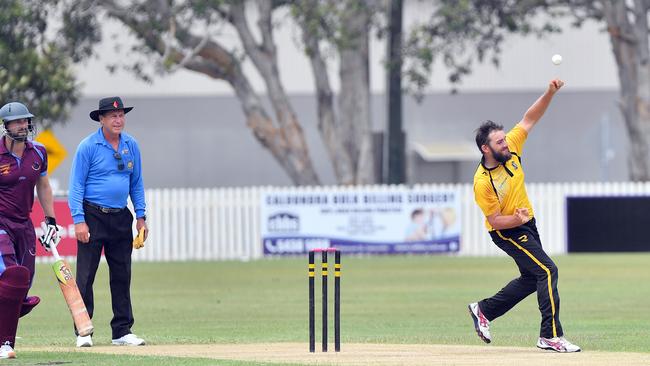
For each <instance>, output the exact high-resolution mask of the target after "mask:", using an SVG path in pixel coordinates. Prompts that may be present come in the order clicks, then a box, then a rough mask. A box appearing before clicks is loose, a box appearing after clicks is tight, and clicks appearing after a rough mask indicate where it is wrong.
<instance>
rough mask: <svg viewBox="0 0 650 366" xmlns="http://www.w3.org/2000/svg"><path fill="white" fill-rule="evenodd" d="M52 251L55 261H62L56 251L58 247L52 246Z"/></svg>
mask: <svg viewBox="0 0 650 366" xmlns="http://www.w3.org/2000/svg"><path fill="white" fill-rule="evenodd" d="M50 250H51V251H52V256H53V257H54V260H55V261H60V260H61V256H60V255H59V251H58V250H57V249H56V245H53V246H51V247H50Z"/></svg>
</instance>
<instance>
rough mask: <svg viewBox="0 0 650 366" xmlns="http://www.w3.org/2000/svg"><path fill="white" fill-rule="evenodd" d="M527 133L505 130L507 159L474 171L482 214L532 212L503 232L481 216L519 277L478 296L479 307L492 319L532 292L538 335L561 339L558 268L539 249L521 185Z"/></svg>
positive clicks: (536, 234)
mask: <svg viewBox="0 0 650 366" xmlns="http://www.w3.org/2000/svg"><path fill="white" fill-rule="evenodd" d="M527 137H528V133H527V132H526V130H525V129H524V128H522V127H521V126H519V125H516V126H515V127H514V128H513V129H512V130H510V132H508V133H507V134H506V142H507V143H508V148H509V150H510V152H511V153H512V157H511V158H510V160H508V161H507V162H505V163H504V164H499V165H498V166H497V167H495V168H491V169H488V168H487V167H485V165H484V164H483V161H481V164H479V166H478V168H477V170H476V174H475V175H474V198H475V200H476V203H477V204H478V205H479V207H480V208H481V210H482V211H483V214H484V215H485V216H486V217H487V216H490V215H493V214H495V213H497V212H500V213H501V214H502V215H513V214H514V213H515V209H517V208H523V207H526V208H528V212H529V214H530V216H531V220H530V221H528V222H527V223H526V224H523V225H520V226H517V227H514V228H511V229H504V230H494V228H493V227H492V226H491V225H490V223H489V222H488V221H487V219H486V221H485V225H486V226H487V228H488V230H489V232H490V236H491V237H492V241H493V242H494V243H495V244H496V245H497V246H498V247H499V248H501V250H503V251H504V252H506V253H507V254H508V255H509V256H510V257H512V258H513V259H514V260H515V262H516V263H517V267H519V272H520V273H521V276H520V277H518V278H515V279H514V280H512V281H510V283H508V284H507V285H506V286H505V287H504V288H502V289H501V290H500V291H499V292H498V293H497V294H495V295H494V296H492V297H490V298H486V299H484V300H481V301H480V302H479V307H480V309H481V311H482V312H483V315H484V316H485V317H486V318H487V319H488V320H490V321H491V320H493V319H496V318H498V317H500V316H501V315H503V314H505V313H506V312H507V311H509V310H510V309H512V308H513V307H514V306H515V305H516V304H517V303H519V302H520V301H521V300H523V299H524V298H526V297H527V296H528V295H530V294H532V293H533V292H537V301H538V303H539V310H540V312H541V314H542V323H541V329H540V337H544V338H553V337H561V336H562V335H563V334H564V333H563V331H562V325H561V324H560V296H559V294H558V291H557V281H558V272H557V267H556V265H555V263H553V260H551V258H549V256H548V255H547V254H546V253H545V252H544V249H543V248H542V243H541V240H540V238H539V233H538V232H537V226H536V225H535V218H534V215H533V208H532V206H531V204H530V201H529V200H528V194H527V193H526V187H525V185H524V177H525V175H524V170H523V167H522V164H521V156H522V149H523V146H524V143H525V142H526V138H527Z"/></svg>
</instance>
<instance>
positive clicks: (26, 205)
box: [0, 136, 47, 221]
mask: <svg viewBox="0 0 650 366" xmlns="http://www.w3.org/2000/svg"><path fill="white" fill-rule="evenodd" d="M6 138H7V137H6V136H3V137H2V139H0V215H1V216H3V217H6V218H9V219H13V220H16V221H21V220H28V219H29V214H30V212H31V211H32V205H33V204H34V186H35V185H36V181H37V180H38V178H39V177H40V176H44V175H47V152H46V151H45V146H43V145H41V144H40V143H38V142H34V141H26V142H25V151H24V152H23V156H22V157H18V156H16V155H14V154H12V153H11V152H9V150H7V146H6V145H5V140H6Z"/></svg>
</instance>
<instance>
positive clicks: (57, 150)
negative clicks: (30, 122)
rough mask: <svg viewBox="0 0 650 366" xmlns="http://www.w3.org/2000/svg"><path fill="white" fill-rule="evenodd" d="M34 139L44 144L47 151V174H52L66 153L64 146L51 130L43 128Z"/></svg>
mask: <svg viewBox="0 0 650 366" xmlns="http://www.w3.org/2000/svg"><path fill="white" fill-rule="evenodd" d="M34 140H36V141H38V142H40V143H41V144H43V145H45V150H46V151H47V174H52V172H53V171H54V169H56V168H57V167H58V166H59V164H61V162H63V160H64V159H65V157H66V156H67V155H68V152H67V151H66V150H65V147H63V145H62V144H61V143H60V142H59V140H57V139H56V137H55V136H54V133H52V130H45V131H43V132H41V133H39V134H38V135H37V136H36V138H34Z"/></svg>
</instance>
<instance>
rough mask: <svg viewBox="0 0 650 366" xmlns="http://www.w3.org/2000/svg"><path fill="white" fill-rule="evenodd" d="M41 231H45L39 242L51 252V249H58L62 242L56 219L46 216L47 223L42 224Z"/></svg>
mask: <svg viewBox="0 0 650 366" xmlns="http://www.w3.org/2000/svg"><path fill="white" fill-rule="evenodd" d="M41 229H43V235H41V236H39V237H38V241H40V242H41V245H42V246H43V248H45V250H47V251H48V252H49V251H50V248H52V247H53V246H54V247H56V246H57V245H59V242H60V241H61V236H60V235H59V228H58V226H56V220H55V219H54V217H49V216H45V221H43V222H41Z"/></svg>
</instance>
